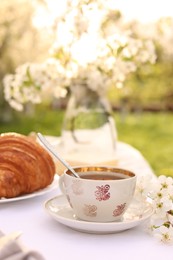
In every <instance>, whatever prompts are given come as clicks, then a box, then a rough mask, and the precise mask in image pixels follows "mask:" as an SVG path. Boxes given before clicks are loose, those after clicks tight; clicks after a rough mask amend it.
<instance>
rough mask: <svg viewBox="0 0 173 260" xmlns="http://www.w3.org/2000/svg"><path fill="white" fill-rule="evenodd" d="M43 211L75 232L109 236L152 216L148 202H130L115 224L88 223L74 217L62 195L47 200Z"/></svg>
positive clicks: (151, 208)
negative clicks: (120, 218)
mask: <svg viewBox="0 0 173 260" xmlns="http://www.w3.org/2000/svg"><path fill="white" fill-rule="evenodd" d="M45 210H46V211H47V212H48V213H49V215H50V216H51V217H52V218H54V219H55V220H56V221H58V222H59V223H61V224H63V225H65V226H68V227H70V228H72V229H75V230H77V231H81V232H86V233H94V234H109V233H117V232H120V231H124V230H127V229H130V228H133V227H135V226H138V225H140V224H141V223H143V222H144V221H146V220H147V219H149V218H150V216H151V215H152V214H153V207H152V204H151V203H150V202H147V201H145V202H142V203H141V202H139V201H138V202H137V201H135V200H133V201H132V203H131V205H130V206H129V208H128V209H127V211H126V213H125V214H124V216H123V219H122V220H121V221H117V222H107V223H101V222H88V221H83V220H81V219H79V218H78V217H76V216H75V214H74V212H73V210H72V209H71V207H70V206H69V204H68V201H67V199H66V197H65V196H64V195H60V196H57V197H54V198H52V199H49V200H48V201H46V202H45Z"/></svg>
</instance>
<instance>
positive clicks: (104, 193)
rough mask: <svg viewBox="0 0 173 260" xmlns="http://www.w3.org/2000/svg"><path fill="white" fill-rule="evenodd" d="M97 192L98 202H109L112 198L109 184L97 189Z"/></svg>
mask: <svg viewBox="0 0 173 260" xmlns="http://www.w3.org/2000/svg"><path fill="white" fill-rule="evenodd" d="M96 188H97V190H96V191H95V196H96V200H99V201H102V200H108V199H109V198H110V192H109V189H110V186H109V185H108V184H106V185H101V186H97V187H96Z"/></svg>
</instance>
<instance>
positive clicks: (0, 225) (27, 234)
mask: <svg viewBox="0 0 173 260" xmlns="http://www.w3.org/2000/svg"><path fill="white" fill-rule="evenodd" d="M118 146H119V147H118V149H119V157H120V158H122V157H123V163H122V164H123V165H122V166H127V167H128V168H129V166H130V168H131V169H134V167H135V168H136V169H137V170H138V171H139V172H143V173H145V172H146V173H148V172H150V173H151V174H153V172H152V170H151V168H150V166H149V165H148V163H147V162H146V161H145V159H144V158H143V156H142V155H141V154H140V153H139V152H138V151H136V150H135V149H134V148H132V147H131V146H129V145H127V144H124V143H119V144H118ZM124 150H126V152H125V151H124ZM124 154H126V156H125V157H124ZM124 158H126V159H127V160H126V161H125V160H124ZM120 161H121V160H120ZM128 161H129V163H127V162H128ZM59 194H60V190H59V188H58V187H57V189H55V190H53V191H51V192H50V193H47V194H44V195H42V196H39V197H35V198H30V199H27V200H21V201H16V202H9V203H5V204H0V230H1V231H3V232H4V233H9V232H12V231H18V230H20V231H22V232H23V234H22V236H21V238H20V241H21V242H22V244H23V245H24V246H26V247H28V248H29V249H35V250H37V251H39V252H40V253H42V255H43V256H44V257H45V259H47V260H57V259H60V260H69V259H70V260H88V259H92V260H93V259H99V260H100V259H101V260H103V259H104V260H105V259H107V260H108V259H109V260H115V259H121V260H125V259H128V260H129V259H133V260H139V259H140V260H143V259H148V260H150V259H152V260H155V259H157V260H159V259H166V260H172V259H173V253H172V252H173V249H172V247H171V246H168V245H164V244H162V243H160V242H158V241H157V240H156V238H154V237H152V236H151V235H149V234H148V233H147V232H146V231H145V229H144V226H143V225H140V226H137V227H136V228H133V229H130V230H126V231H124V232H120V233H115V234H105V235H98V234H97V235H96V234H87V233H81V232H78V231H75V230H72V229H70V228H68V227H66V226H64V225H62V224H60V223H58V222H57V221H55V220H54V219H52V218H51V217H50V216H49V215H48V214H47V212H46V211H45V209H44V202H45V201H46V200H47V199H50V198H52V197H54V196H56V195H59Z"/></svg>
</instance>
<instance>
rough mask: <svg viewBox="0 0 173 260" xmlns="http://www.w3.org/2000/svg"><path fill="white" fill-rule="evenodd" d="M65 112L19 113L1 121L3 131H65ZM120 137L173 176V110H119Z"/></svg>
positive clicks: (159, 169) (155, 165) (50, 132)
mask: <svg viewBox="0 0 173 260" xmlns="http://www.w3.org/2000/svg"><path fill="white" fill-rule="evenodd" d="M63 117H64V112H63V111H56V110H50V109H49V108H46V109H45V108H39V109H37V110H36V113H35V115H34V116H33V117H27V116H26V115H25V116H23V115H22V114H17V115H16V116H14V118H13V120H12V121H11V122H9V123H3V124H2V123H1V125H0V132H1V133H2V132H19V133H23V134H29V133H30V132H42V133H43V134H45V135H56V136H60V135H61V127H62V122H63ZM115 122H116V127H117V131H118V140H120V141H123V142H126V143H128V144H130V145H132V146H134V147H135V148H136V149H138V150H139V151H140V152H141V153H142V154H143V156H144V157H145V158H146V159H147V161H148V162H149V163H150V165H151V167H152V168H153V170H154V171H155V173H156V174H157V175H160V174H166V175H171V176H173V114H171V113H141V114H128V115H127V116H126V117H125V118H122V116H121V114H120V113H115Z"/></svg>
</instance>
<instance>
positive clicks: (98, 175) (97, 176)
mask: <svg viewBox="0 0 173 260" xmlns="http://www.w3.org/2000/svg"><path fill="white" fill-rule="evenodd" d="M78 174H79V176H80V178H82V179H87V180H103V181H104V180H122V179H126V178H128V177H129V176H127V175H125V174H118V173H109V172H93V171H88V172H82V173H78Z"/></svg>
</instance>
